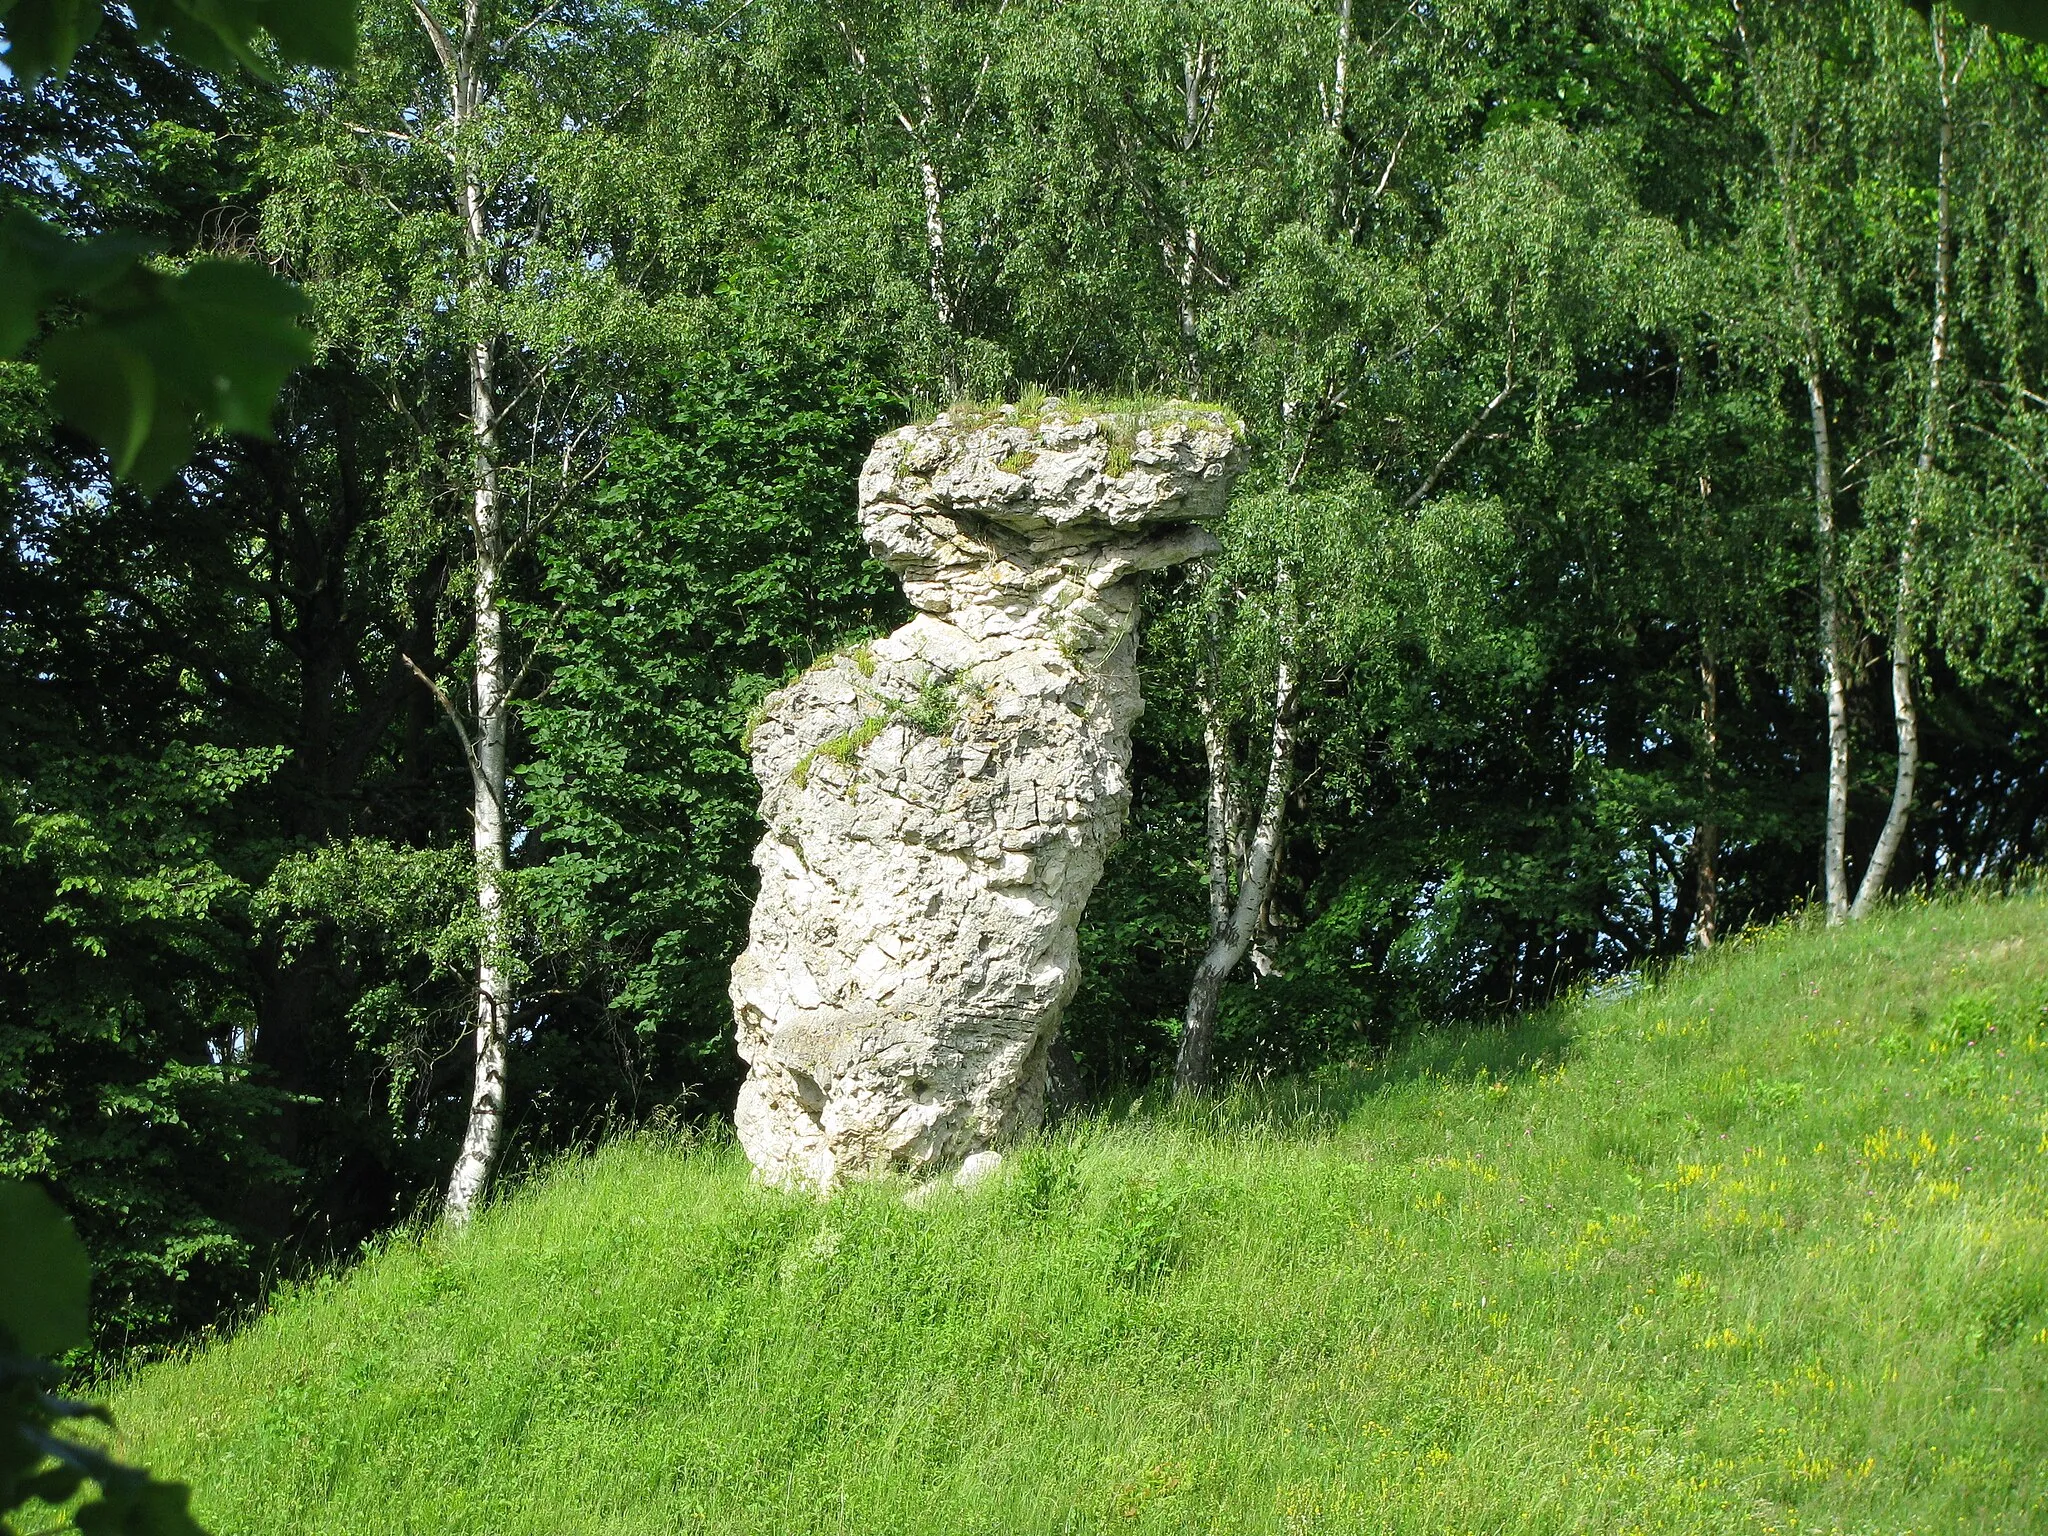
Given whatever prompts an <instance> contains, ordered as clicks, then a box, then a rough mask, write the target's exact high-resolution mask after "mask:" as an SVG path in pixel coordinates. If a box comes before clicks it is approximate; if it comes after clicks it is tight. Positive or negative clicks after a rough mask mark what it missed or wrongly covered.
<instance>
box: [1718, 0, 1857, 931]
mask: <svg viewBox="0 0 2048 1536" xmlns="http://www.w3.org/2000/svg"><path fill="white" fill-rule="evenodd" d="M1735 32H1736V36H1737V38H1738V39H1739V40H1740V41H1741V44H1742V56H1743V60H1744V62H1745V63H1746V64H1747V65H1748V67H1749V79H1750V84H1751V88H1752V89H1753V90H1754V91H1755V92H1756V94H1757V103H1758V111H1757V118H1758V121H1759V123H1760V124H1761V125H1762V127H1763V130H1764V141H1765V143H1766V144H1767V145H1768V146H1769V148H1770V153H1771V167H1772V169H1773V170H1774V171H1775V172H1776V174H1777V181H1778V207H1779V212H1780V215H1781V217H1782V220H1783V233H1784V241H1785V266H1786V277H1787V279H1788V284H1787V285H1788V286H1789V288H1790V289H1791V298H1792V305H1793V310H1794V312H1795V313H1796V314H1797V316H1798V319H1799V341H1800V367H1801V373H1802V376H1803V377H1802V381H1803V382H1804V384H1805V385H1806V409H1807V416H1808V421H1809V424H1810V426H1811V428H1812V432H1813V522H1814V543H1815V549H1816V553H1817V555H1818V557H1819V562H1820V649H1821V672H1822V677H1823V682H1824V684H1825V687H1826V691H1827V709H1828V787H1827V824H1826V827H1825V829H1824V832H1823V837H1822V842H1821V887H1822V898H1823V900H1824V902H1825V904H1826V908H1827V920H1828V922H1829V924H1830V925H1832V924H1835V923H1840V922H1845V921H1846V920H1847V919H1848V916H1849V656H1848V646H1847V635H1846V628H1847V626H1846V624H1845V622H1844V617H1843V614H1842V602H1841V594H1840V592H1839V590H1838V583H1837V571H1838V564H1839V561H1838V557H1837V550H1836V535H1835V468H1834V446H1833V443H1832V442H1831V440H1830V435H1829V428H1828V400H1827V391H1826V387H1825V385H1824V384H1823V382H1822V372H1823V370H1822V362H1821V347H1820V329H1819V326H1818V324H1817V323H1816V321H1815V319H1814V314H1813V302H1812V298H1811V296H1810V293H1809V290H1808V288H1807V280H1806V258H1805V254H1804V252H1803V251H1802V250H1801V248H1800V241H1799V225H1798V220H1797V218H1796V217H1795V215H1794V212H1793V202H1794V195H1795V194H1794V189H1793V185H1792V169H1791V167H1790V165H1788V164H1787V163H1786V156H1785V149H1784V146H1783V145H1782V144H1780V142H1779V137H1780V136H1779V131H1778V127H1777V125H1776V124H1775V123H1773V122H1772V121H1771V114H1770V110H1769V108H1768V107H1767V106H1765V105H1764V102H1763V79H1762V76H1761V75H1759V73H1758V72H1757V67H1756V50H1755V48H1754V46H1753V45H1752V42H1751V39H1750V35H1749V25H1748V22H1747V20H1746V19H1745V7H1744V5H1743V4H1742V0H1736V4H1735Z"/></svg>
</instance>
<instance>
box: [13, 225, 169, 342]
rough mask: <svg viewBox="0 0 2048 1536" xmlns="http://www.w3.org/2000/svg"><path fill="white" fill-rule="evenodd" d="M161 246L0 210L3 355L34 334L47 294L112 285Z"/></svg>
mask: <svg viewBox="0 0 2048 1536" xmlns="http://www.w3.org/2000/svg"><path fill="white" fill-rule="evenodd" d="M156 249H157V244H156V242H155V241H153V240H150V239H148V238H147V237H145V236H142V235H130V234H111V235H98V236H95V237H93V238H92V239H89V240H80V239H76V238H74V237H73V236H71V235H67V234H65V233H64V232H63V231H62V230H61V229H58V228H57V227H56V226H54V225H51V224H46V223H44V222H43V221H42V220H41V219H38V218H35V217H33V216H31V215H29V214H26V213H22V212H19V211H9V212H8V213H5V214H0V358H6V357H13V356H14V355H15V354H16V353H17V352H19V351H20V350H21V348H22V346H23V345H24V344H25V343H26V342H27V341H28V339H29V337H30V336H32V335H34V334H35V326H36V316H37V314H38V313H39V312H40V310H41V307H42V305H43V302H44V301H45V300H46V299H48V298H49V297H51V296H52V295H55V294H60V293H68V294H76V295H78V296H80V297H82V298H84V297H89V296H91V295H92V294H95V293H99V292H101V291H103V290H105V289H107V288H110V287H113V286H115V285H117V284H119V283H120V282H122V281H123V280H124V279H127V278H129V277H131V276H132V275H133V274H134V272H135V269H136V266H137V264H138V263H140V262H141V260H142V258H143V257H145V256H147V255H149V254H150V253H151V252H153V251H155V250H156Z"/></svg>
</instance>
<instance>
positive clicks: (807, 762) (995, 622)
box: [732, 401, 1243, 1187]
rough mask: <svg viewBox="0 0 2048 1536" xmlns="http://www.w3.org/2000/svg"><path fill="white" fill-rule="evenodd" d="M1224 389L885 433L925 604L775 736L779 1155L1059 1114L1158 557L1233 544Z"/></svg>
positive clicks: (762, 1084)
mask: <svg viewBox="0 0 2048 1536" xmlns="http://www.w3.org/2000/svg"><path fill="white" fill-rule="evenodd" d="M1242 463H1243V453H1242V449H1241V447H1240V444H1239V440H1238V434H1237V431H1236V426H1235V422H1234V421H1233V420H1232V419H1231V418H1230V417H1228V416H1227V415H1226V414H1224V413H1222V412H1219V411H1215V410H1212V409H1208V408H1202V407H1191V406H1178V405H1176V406H1170V407H1165V408H1162V409H1159V410H1155V411H1152V412H1149V413H1147V415H1146V416H1144V417H1143V418H1130V417H1090V416H1085V415H1070V414H1068V413H1067V412H1065V411H1063V410H1062V409H1061V408H1060V406H1059V403H1058V402H1057V401H1048V402H1047V403H1046V405H1045V407H1044V408H1043V410H1041V411H1038V412H1034V413H1032V414H1030V415H1028V416H1020V414H1019V411H1018V409H1017V408H1016V407H1009V408H1007V409H1006V410H1005V411H1003V412H1002V413H1001V414H1000V415H998V414H995V413H992V412H975V413H972V414H970V413H968V412H966V411H962V410H956V411H954V412H951V413H949V414H948V415H946V416H942V417H940V418H939V419H938V420H937V421H936V422H933V423H932V424H930V425H929V426H922V427H906V428H904V429H903V430H901V431H899V432H895V433H892V434H891V435H890V436H888V437H886V438H884V439H883V440H882V441H881V442H879V443H877V444H876V445H875V450H874V452H873V453H872V454H871V455H869V458H868V461H867V465H866V467H865V468H864V469H863V470H862V472H861V485H860V494H861V508H860V515H861V527H862V529H863V530H864V532H865V533H866V535H867V539H868V544H869V547H870V548H872V549H873V550H874V552H875V554H876V555H877V556H878V557H879V558H881V559H882V560H883V561H885V562H886V563H887V564H888V565H889V566H890V568H891V569H892V570H894V571H896V572H897V574H898V575H899V576H901V577H902V579H903V585H904V590H905V592H906V593H908V595H909V597H910V600H911V602H912V603H913V604H914V605H915V606H916V607H917V608H918V609H919V612H918V614H917V616H916V617H915V618H914V619H912V620H911V621H910V622H909V623H908V624H906V625H904V626H903V627H902V628H901V629H899V630H897V631H896V632H895V633H894V634H892V635H889V636H888V637H887V638H885V639H881V640H876V641H874V642H872V643H871V644H869V645H866V646H862V647H860V648H858V649H856V650H854V651H851V652H848V653H846V654H842V655H839V656H835V657H832V658H830V659H829V660H827V661H825V662H822V663H820V664H819V665H817V666H815V667H813V668H812V669H811V670H810V671H809V672H808V673H806V674H805V675H804V676H803V677H801V678H799V679H798V680H797V681H796V682H794V683H792V684H790V685H789V686H788V687H787V688H784V689H782V690H781V691H780V692H778V693H776V694H773V695H771V696H770V697H769V699H768V700H767V703H766V706H765V710H764V715H763V718H762V719H761V721H760V723H759V725H758V726H757V728H756V729H755V731H754V734H753V742H752V751H753V763H754V773H755V776H756V777H757V778H758V779H759V780H760V782H761V811H762V818H763V820H765V821H766V822H767V824H768V832H767V835H766V836H765V837H764V838H763V839H762V840H761V844H760V846H759V848H758V849H756V851H755V855H754V862H755V863H756V864H757V865H758V866H759V867H760V871H761V893H760V897H759V899H758V900H757V901H756V903H755V906H754V914H753V926H752V932H751V935H750V941H749V943H748V946H747V950H746V953H745V954H743V955H741V956H740V958H739V961H738V962H737V963H736V964H735V965H734V967H733V973H732V1000H733V1008H734V1012H735V1015H736V1017H737V1020H738V1027H739V1048H740V1054H741V1055H742V1056H744V1057H745V1058H746V1060H747V1063H748V1066H749V1069H750V1070H749V1073H748V1077H747V1081H746V1084H745V1086H744V1087H743V1088H742V1089H741V1090H740V1099H739V1107H738V1114H737V1119H738V1126H739V1134H740V1140H741V1142H742V1143H743V1144H744V1145H745V1147H746V1149H747V1155H748V1156H749V1157H751V1158H752V1159H753V1162H754V1166H755V1168H756V1169H757V1170H758V1172H759V1173H760V1175H761V1176H762V1177H763V1178H765V1179H768V1180H770V1181H772V1182H775V1183H781V1184H804V1185H815V1186H820V1187H827V1186H830V1185H832V1184H835V1183H838V1182H840V1181H842V1180H846V1179H850V1178H859V1177H864V1176H872V1175H878V1174H885V1173H904V1174H911V1175H923V1174H929V1173H932V1172H935V1171H938V1170H942V1169H945V1168H948V1167H951V1166H953V1165H956V1164H959V1163H961V1162H963V1161H964V1160H965V1159H967V1158H968V1157H970V1156H973V1155H974V1154H977V1153H980V1152H984V1151H987V1150H990V1149H992V1148H996V1147H1000V1146H1001V1145H1003V1144H1004V1143H1005V1142H1006V1141H1008V1140H1010V1139H1011V1138H1013V1137H1015V1136H1017V1135H1019V1134H1020V1133H1022V1132H1025V1131H1028V1130H1030V1129H1032V1128H1033V1127H1035V1126H1036V1125H1037V1124H1038V1121H1039V1118H1040V1116H1041V1114H1042V1111H1043V1104H1044V1096H1045V1074H1046V1053H1047V1050H1048V1048H1049V1047H1050V1046H1051V1044H1052V1041H1053V1038H1054V1036H1055V1035H1056V1033H1057V1032H1058V1029H1059V1020H1060V1012H1061V1010H1062V1009H1063V1008H1064V1007H1065V1006H1066V1003H1067V1000H1068V999H1069V998H1070V997H1071V996H1072V995H1073V991H1074V986H1075V983H1076V981H1077V980H1078V974H1077V970H1076V963H1075V928H1076V926H1077V924H1078V923H1079V921H1080V917H1081V909H1082V907H1083V906H1084V905H1085V904H1086V903H1087V900H1088V894H1089V892H1090V891H1092V890H1093V889H1094V887H1095V882H1096V879H1097V877H1098V876H1100V875H1101V873H1102V861H1103V856H1104V855H1105V854H1106V853H1107V851H1108V849H1109V847H1110V845H1111V844H1112V843H1113V842H1114V841H1115V839H1116V836H1117V834H1118V832H1119V831H1120V829H1121V827H1122V824H1123V818H1124V812H1125V809H1126V807H1127V806H1128V804H1129V800H1130V791H1129V787H1128V782H1127V778H1126V773H1127V770H1128V768H1129V765H1130V754H1131V724H1132V722H1133V721H1134V720H1135V719H1136V718H1137V716H1138V713H1139V711H1140V709H1141V708H1142V707H1143V706H1142V704H1141V703H1140V701H1139V698H1138V683H1137V672H1136V666H1135V662H1136V654H1137V646H1136V639H1135V635H1134V633H1133V631H1134V627H1135V622H1136V618H1137V607H1138V585H1139V584H1138V582H1137V581H1136V580H1134V579H1133V578H1134V577H1137V576H1138V575H1139V574H1140V573H1142V572H1145V571H1151V570H1157V569H1160V568H1161V567H1164V566H1168V565H1172V564H1174V563H1176V562H1178V561H1181V560H1186V559H1189V558H1190V557H1192V556H1195V555H1199V554H1203V553H1206V552H1207V551H1208V550H1210V549H1212V548H1214V547H1215V541H1214V539H1213V537H1212V535H1211V534H1210V533H1209V532H1208V530H1207V529H1206V528H1204V527H1202V526H1201V525H1202V523H1204V522H1205V521H1208V520H1211V519H1214V518H1216V517H1219V516H1220V515H1221V514H1222V511H1223V507H1224V501H1225V499H1226V497H1227V496H1228V494H1229V490H1230V485H1231V482H1232V481H1233V480H1234V479H1235V478H1236V476H1237V473H1238V471H1239V469H1240V468H1241V467H1242Z"/></svg>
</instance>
